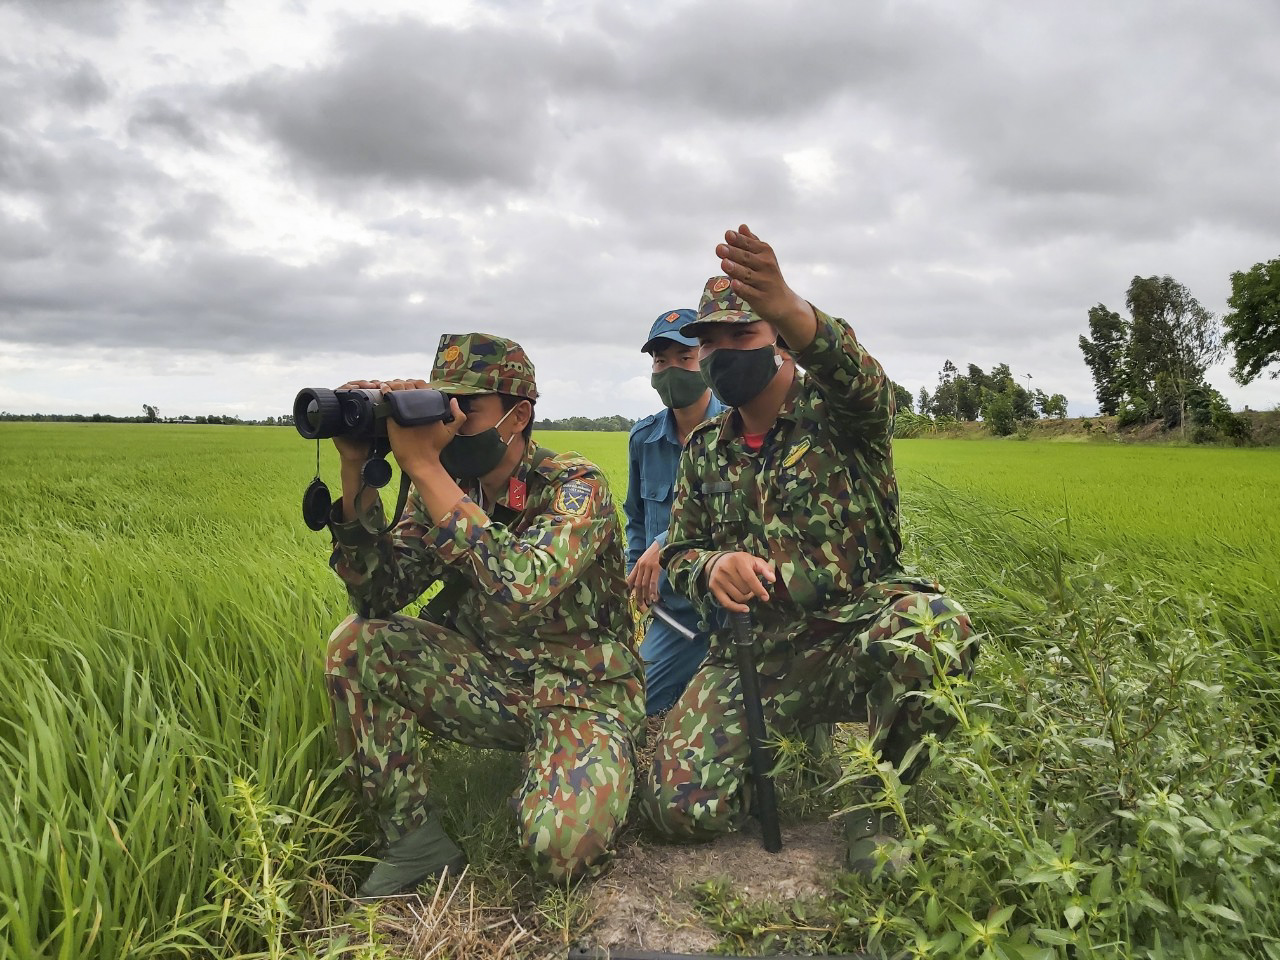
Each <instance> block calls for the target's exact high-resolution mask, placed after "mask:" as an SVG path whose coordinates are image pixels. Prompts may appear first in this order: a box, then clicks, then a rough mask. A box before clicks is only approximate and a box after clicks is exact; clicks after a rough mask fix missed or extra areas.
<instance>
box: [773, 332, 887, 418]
mask: <svg viewBox="0 0 1280 960" xmlns="http://www.w3.org/2000/svg"><path fill="white" fill-rule="evenodd" d="M813 312H814V313H815V314H816V315H817V317H818V332H817V334H816V336H814V338H813V342H812V343H811V344H809V346H807V347H805V348H804V349H803V350H800V351H797V353H796V362H797V363H799V364H800V366H802V367H804V369H805V371H806V373H808V375H809V377H810V379H811V380H812V381H813V383H815V384H816V385H817V387H818V389H819V391H820V392H821V393H822V397H823V399H824V400H825V401H826V403H827V405H828V409H829V410H830V413H831V426H832V427H833V428H834V429H835V431H836V432H837V433H843V434H845V435H846V436H848V437H849V438H850V439H852V440H854V441H856V442H858V443H867V442H872V443H885V442H886V441H888V439H889V437H890V435H891V434H892V432H893V414H894V401H893V384H892V383H891V382H890V380H889V378H888V377H887V376H886V375H885V372H884V368H883V367H881V366H880V362H879V361H878V360H876V358H875V357H873V356H871V354H869V353H867V351H866V349H865V348H864V347H863V346H862V344H861V343H859V342H858V338H857V337H855V336H854V334H853V330H851V329H850V328H849V325H848V324H847V323H845V322H844V321H843V320H839V319H836V318H835V317H831V316H829V315H827V314H825V313H823V312H822V311H821V310H819V309H817V308H816V307H815V308H814V311H813Z"/></svg>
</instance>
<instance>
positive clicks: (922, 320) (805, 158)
mask: <svg viewBox="0 0 1280 960" xmlns="http://www.w3.org/2000/svg"><path fill="white" fill-rule="evenodd" d="M74 9H75V7H74V5H72V4H70V0H62V6H61V7H60V8H59V9H58V10H55V12H54V13H52V14H50V16H51V17H53V18H55V19H57V20H58V22H59V23H61V22H62V19H64V18H65V17H67V16H70V15H71V14H70V11H72V10H74ZM107 9H114V7H112V6H111V5H108V8H107ZM142 9H143V10H145V11H146V12H147V14H148V16H147V17H143V18H141V19H142V20H143V21H144V22H147V23H149V22H150V21H152V20H156V19H158V20H159V21H160V26H159V28H161V29H166V28H168V27H173V26H182V25H189V24H188V21H190V20H192V19H194V20H195V21H197V22H209V21H217V20H219V18H220V17H221V11H220V9H219V6H218V5H217V4H205V5H202V6H200V7H198V8H191V9H187V8H184V6H183V5H182V4H180V3H176V2H174V3H169V4H167V5H165V4H156V3H150V4H148V5H146V6H144V7H143V8H142ZM1278 11H1280V8H1275V7H1274V6H1273V5H1265V4H1249V3H1242V2H1238V3H1227V4H1226V5H1219V6H1217V7H1214V8H1207V7H1202V6H1201V5H1199V4H1192V3H1189V2H1183V0H1180V2H1176V3H1174V4H1172V5H1168V4H1157V3H1155V2H1154V0H1151V2H1144V3H1135V4H1130V5H1125V6H1123V7H1116V6H1115V5H1114V4H1105V3H1102V2H1101V0H1086V2H1083V3H1079V4H1072V5H1071V6H1067V5H1061V6H1059V5H1049V6H1045V5H1031V6H1026V5H1024V6H1023V7H1010V6H1008V5H1005V4H997V3H994V2H990V3H979V4H971V5H965V6H957V5H954V4H950V3H943V2H941V0H939V2H923V0H921V2H901V3H881V4H853V5H851V4H847V3H837V2H835V0H822V2H812V3H806V4H803V5H783V4H772V3H769V4H766V3H763V2H752V0H743V2H739V3H736V4H734V5H733V6H732V7H727V6H722V5H719V4H705V3H670V4H663V3H644V4H640V3H629V2H619V3H610V4H587V5H582V4H576V3H554V2H551V3H544V4H539V5H536V6H534V5H520V4H514V5H504V4H498V5H496V6H495V7H493V12H491V13H488V14H486V15H484V16H481V17H480V18H479V19H478V20H477V21H476V22H473V23H470V24H469V25H467V26H465V27H455V26H442V25H434V24H427V23H423V22H420V21H418V20H415V19H413V18H406V17H401V18H399V19H395V20H391V21H380V20H377V19H376V14H373V13H369V14H365V13H363V12H362V13H354V12H347V13H345V14H344V16H345V17H347V18H348V19H347V20H345V21H342V22H340V23H338V25H337V27H336V28H335V30H334V32H333V35H332V38H331V46H332V54H331V55H328V56H316V57H311V58H309V60H308V61H307V65H306V66H305V67H279V66H277V67H271V68H265V67H263V66H262V65H260V64H256V63H253V62H251V61H247V60H246V61H245V62H244V63H239V62H238V61H237V69H235V70H233V71H230V73H232V74H234V75H235V76H237V77H239V79H233V80H228V79H226V76H227V74H226V73H224V74H223V75H222V79H220V80H218V81H217V82H216V83H215V82H214V81H212V80H208V81H206V80H203V79H201V78H199V77H196V78H194V79H193V77H192V76H191V75H189V74H181V73H175V74H174V75H173V76H172V77H168V76H166V77H165V82H164V83H155V84H154V85H152V86H145V85H144V86H133V87H130V86H129V85H128V83H127V82H126V81H127V71H124V72H118V71H115V70H113V64H112V62H111V60H110V58H109V57H107V58H101V56H100V55H95V56H98V57H99V59H96V60H95V59H94V58H93V57H92V56H89V55H88V54H86V53H84V52H83V51H80V50H78V49H75V48H76V44H75V43H69V44H68V45H67V46H66V47H65V48H59V47H57V46H56V45H53V46H48V45H46V46H43V47H40V48H39V49H35V50H32V51H31V53H30V59H28V60H18V61H9V62H0V200H4V199H6V198H8V199H9V200H11V201H12V203H11V205H10V206H9V207H6V206H4V205H0V324H2V325H3V331H2V332H0V336H3V337H4V338H5V339H8V340H10V341H12V342H26V343H40V344H47V345H56V346H61V347H66V346H68V345H71V344H84V345H95V346H98V347H101V348H103V349H124V348H128V347H137V346H139V345H142V346H145V347H147V348H149V349H150V350H152V351H153V353H154V354H155V355H156V356H164V355H166V354H165V353H164V352H165V351H180V352H181V351H191V350H195V349H201V350H207V351H211V352H212V354H213V355H216V356H218V357H222V358H225V361H226V363H228V364H236V363H241V362H247V360H246V358H248V357H250V356H255V357H260V356H263V355H266V356H278V357H282V358H299V357H306V356H319V355H322V354H323V355H333V354H335V353H338V352H341V351H342V350H349V351H350V352H351V353H352V354H359V355H362V356H375V355H377V356H386V355H390V356H396V355H400V354H405V355H409V356H412V357H415V358H417V359H415V360H414V362H415V363H420V362H422V359H421V358H422V357H423V356H426V355H429V353H430V351H431V349H432V346H433V345H434V343H435V338H436V336H438V334H439V333H440V332H442V331H443V330H464V329H486V330H491V331H493V332H496V333H503V334H506V335H510V336H514V337H516V338H517V339H520V340H521V341H522V342H524V343H525V344H526V346H528V347H529V348H530V350H531V351H532V352H533V353H534V356H535V359H536V360H537V362H538V363H539V369H540V371H544V372H545V373H546V375H547V376H549V377H553V378H556V379H558V380H559V381H560V382H563V383H569V382H572V381H573V378H574V377H575V376H578V377H580V378H585V377H586V371H588V370H590V371H591V381H590V382H591V383H592V384H593V385H592V386H591V387H590V389H591V390H593V391H598V392H596V393H592V394H591V396H593V397H601V398H604V400H608V399H609V398H610V397H612V396H613V394H610V393H609V392H608V391H607V390H604V389H603V388H600V387H599V385H598V384H597V383H596V381H600V380H607V378H609V377H613V378H614V379H619V378H621V379H628V378H630V377H632V376H638V375H643V373H644V370H643V358H641V357H639V355H638V354H637V353H636V350H637V349H638V345H639V344H638V342H635V343H634V346H633V341H636V338H637V337H639V336H640V335H641V333H642V331H643V329H644V328H647V325H648V323H649V321H650V320H651V319H652V318H653V316H656V315H657V314H658V313H659V312H661V311H663V310H665V309H667V308H670V307H672V306H679V305H692V304H693V302H694V301H695V300H696V297H697V293H698V291H699V289H700V287H701V284H702V282H703V281H704V279H705V278H706V277H707V276H709V275H711V274H712V273H715V272H717V270H718V266H717V263H716V260H715V257H714V255H713V252H712V249H713V247H714V244H715V242H716V240H717V239H718V236H719V234H720V233H721V231H723V229H724V228H725V227H728V226H733V225H736V224H737V223H738V222H740V221H741V220H742V219H746V220H747V221H748V222H749V223H751V224H752V225H753V226H754V227H756V228H757V229H758V230H759V231H760V232H761V233H762V234H763V235H764V236H766V238H767V239H770V240H771V241H772V242H774V244H775V246H776V247H777V249H778V251H779V256H780V258H781V260H782V262H783V265H784V268H785V269H786V271H787V275H788V277H789V278H791V279H792V281H793V283H794V284H795V285H796V286H797V288H798V289H800V290H801V292H802V293H804V294H805V295H806V296H808V297H810V298H811V299H813V300H814V301H815V302H816V303H818V304H819V305H821V306H823V307H825V308H827V309H830V310H832V311H834V312H837V313H839V314H842V315H844V316H846V317H848V318H849V319H850V320H851V322H853V323H854V324H855V327H856V328H857V329H858V330H859V332H860V333H861V334H862V335H863V336H864V337H865V338H866V340H867V342H868V344H869V345H870V346H872V348H873V349H874V350H875V351H876V352H877V353H878V354H879V355H881V356H882V357H883V359H884V360H885V362H886V365H887V366H888V367H889V369H890V372H891V374H892V375H894V376H895V377H896V378H897V379H899V380H901V381H904V382H907V383H909V384H912V385H913V387H914V386H918V385H919V383H921V382H927V383H932V381H933V380H934V378H935V376H936V371H937V369H938V368H939V367H940V366H941V363H942V361H943V360H944V359H946V358H948V357H949V358H950V359H952V360H954V361H955V362H957V363H959V364H963V363H966V362H970V361H972V362H976V363H980V364H982V365H983V366H986V367H989V366H991V365H992V364H994V363H998V362H1002V361H1004V362H1009V363H1010V364H1011V365H1012V366H1013V367H1014V369H1015V370H1017V371H1019V372H1031V373H1033V374H1034V375H1035V378H1036V379H1035V383H1036V385H1041V386H1043V387H1044V388H1045V389H1050V390H1057V389H1060V390H1064V391H1065V392H1067V393H1068V395H1069V396H1071V398H1072V399H1073V400H1074V401H1077V402H1079V403H1083V404H1084V406H1085V407H1086V408H1087V406H1089V405H1091V400H1090V399H1089V397H1090V393H1091V391H1090V389H1089V381H1088V376H1087V372H1086V371H1085V370H1084V367H1083V365H1082V363H1081V362H1080V358H1079V356H1078V350H1077V348H1076V346H1075V338H1076V336H1077V335H1078V334H1079V332H1081V330H1082V329H1083V326H1084V314H1085V311H1086V310H1087V308H1088V307H1089V306H1091V305H1092V304H1094V303H1096V302H1098V301H1099V300H1101V301H1104V302H1108V303H1110V304H1111V305H1112V306H1113V307H1115V306H1118V305H1119V304H1120V303H1121V302H1122V301H1123V290H1124V287H1125V285H1126V284H1127V282H1128V279H1129V277H1131V276H1132V275H1134V274H1135V273H1141V274H1143V275H1146V274H1150V273H1172V274H1173V275H1174V276H1177V277H1178V278H1179V279H1180V280H1182V281H1183V282H1186V283H1188V284H1189V285H1190V286H1191V288H1192V290H1193V291H1194V292H1195V293H1196V294H1197V296H1199V297H1200V299H1201V300H1202V301H1203V302H1205V303H1206V305H1207V306H1210V307H1211V308H1212V309H1219V310H1220V309H1221V306H1222V301H1223V300H1224V299H1225V295H1226V277H1227V275H1228V274H1229V272H1230V270H1232V269H1241V268H1245V267H1247V266H1248V265H1249V264H1251V263H1253V262H1255V261H1257V260H1261V259H1266V258H1269V257H1271V256H1274V255H1275V254H1276V252H1277V247H1280V234H1278V232H1277V230H1278V228H1277V226H1276V224H1277V223H1280V192H1277V191H1275V190H1274V189H1273V185H1274V170H1275V169H1277V168H1278V167H1280V134H1278V133H1277V131H1276V129H1275V127H1274V124H1272V123H1270V113H1271V112H1272V111H1271V106H1272V105H1273V103H1274V102H1275V101H1276V99H1277V95H1280V68H1278V67H1277V65H1276V63H1275V58H1274V57H1273V56H1271V52H1270V50H1269V49H1268V44H1269V39H1268V38H1270V37H1274V36H1275V35H1276V32H1277V29H1278V28H1280V12H1278ZM313 13H314V11H313ZM137 19H138V18H133V19H132V20H130V21H129V22H130V23H131V24H133V25H131V26H126V25H125V21H124V20H121V21H120V23H118V24H117V23H115V21H114V20H113V21H112V24H113V26H112V27H111V29H131V30H133V29H139V28H138V27H137V26H136V23H135V21H136V20H137ZM153 26H154V25H153ZM69 29H74V28H69ZM98 32H99V33H101V32H102V31H101V30H98ZM97 42H98V41H97V40H95V43H97ZM25 55H26V54H25V53H24V56H25ZM166 55H168V56H170V57H171V60H172V65H173V66H174V69H175V70H176V69H177V66H179V65H180V64H181V62H182V56H181V51H180V50H167V51H166ZM104 78H111V81H110V83H108V82H107V80H106V79H104ZM118 78H120V79H118ZM63 106H65V107H66V108H74V109H62V107H63ZM111 118H114V119H111ZM264 153H265V156H264ZM206 171H217V172H218V173H219V174H220V176H219V177H215V178H213V179H205V172H206ZM228 185H229V186H228ZM242 185H247V186H248V187H249V188H250V189H246V190H245V191H243V192H238V191H237V190H236V189H235V188H236V187H237V186H242ZM224 189H225V190H226V192H223V191H224ZM267 194H271V195H273V196H280V195H286V196H293V197H296V198H297V204H298V206H299V208H305V209H306V210H307V212H308V214H309V215H310V214H315V216H316V217H317V218H319V222H333V223H338V224H340V225H342V227H343V228H344V229H342V230H340V231H339V234H338V235H335V236H333V237H328V236H322V237H315V236H310V235H306V234H305V233H302V231H305V230H307V229H310V228H309V227H305V226H302V225H299V226H298V227H297V228H296V229H297V230H298V231H299V232H300V238H301V240H302V241H303V243H302V244H301V246H302V247H304V248H305V252H303V251H300V252H297V253H294V254H292V255H290V256H289V257H288V260H287V262H286V260H285V258H284V256H283V255H281V254H279V253H277V252H275V251H276V250H277V249H280V248H281V246H287V244H282V245H275V246H272V245H270V244H262V245H255V243H254V242H253V239H252V238H253V232H254V229H255V224H256V223H257V218H258V217H259V216H260V211H258V210H256V209H254V207H253V203H254V201H253V200H252V199H245V198H246V197H249V198H252V197H256V196H262V195H267ZM274 215H275V216H279V214H278V213H276V214H274ZM325 217H328V218H330V220H329V221H325V220H324V219H323V218H325ZM302 222H303V221H300V224H301V223H302ZM308 222H315V221H308ZM272 227H273V229H274V230H275V231H276V234H277V235H278V234H280V233H281V232H284V233H288V231H289V230H290V229H292V228H291V227H290V226H289V225H287V224H286V225H283V226H282V225H280V224H278V223H274V224H272ZM184 355H185V354H184ZM544 358H549V359H546V360H545V361H544ZM384 362H385V361H384ZM632 364H634V365H635V366H632ZM582 382H583V383H584V384H585V383H587V382H588V380H587V379H583V380H582ZM1220 385H1221V386H1226V384H1220ZM584 389H585V388H584ZM584 396H585V394H584ZM558 402H560V401H558ZM562 402H564V403H565V404H567V405H568V407H567V408H566V409H562V410H558V411H557V410H552V409H548V410H547V411H546V412H548V413H549V414H551V415H556V414H557V413H561V414H567V413H572V412H581V411H579V410H576V409H574V408H573V407H572V403H573V402H574V397H573V396H572V395H571V391H566V392H565V397H564V399H563V401H562ZM593 402H595V401H593ZM628 412H631V413H633V414H635V413H639V412H641V411H640V410H637V409H634V408H633V409H630V410H629V411H628Z"/></svg>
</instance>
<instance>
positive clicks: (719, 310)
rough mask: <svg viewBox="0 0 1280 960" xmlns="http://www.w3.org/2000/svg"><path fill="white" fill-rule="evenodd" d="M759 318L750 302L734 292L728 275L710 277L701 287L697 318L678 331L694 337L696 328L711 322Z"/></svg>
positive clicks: (741, 321) (751, 321)
mask: <svg viewBox="0 0 1280 960" xmlns="http://www.w3.org/2000/svg"><path fill="white" fill-rule="evenodd" d="M759 319H760V318H759V317H758V316H756V314H755V313H754V312H753V311H752V309H751V304H749V303H747V301H745V300H743V299H742V298H741V297H740V296H738V294H737V293H735V292H734V289H733V286H732V284H730V283H729V278H728V277H723V276H722V277H712V278H711V279H710V280H708V281H707V284H706V286H704V287H703V288H702V299H701V300H700V301H698V318H697V319H696V320H693V321H691V322H689V323H686V324H684V325H683V326H682V327H681V328H680V332H681V333H683V334H684V335H685V336H686V337H696V336H697V335H698V329H699V328H700V327H703V326H706V325H708V324H712V323H755V322H756V321H758V320H759Z"/></svg>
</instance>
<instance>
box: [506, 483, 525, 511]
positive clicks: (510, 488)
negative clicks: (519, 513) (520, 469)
mask: <svg viewBox="0 0 1280 960" xmlns="http://www.w3.org/2000/svg"><path fill="white" fill-rule="evenodd" d="M524 495H525V485H524V481H523V480H517V479H516V478H515V477H512V478H511V479H510V480H508V481H507V506H509V507H510V508H511V509H512V510H523V509H524Z"/></svg>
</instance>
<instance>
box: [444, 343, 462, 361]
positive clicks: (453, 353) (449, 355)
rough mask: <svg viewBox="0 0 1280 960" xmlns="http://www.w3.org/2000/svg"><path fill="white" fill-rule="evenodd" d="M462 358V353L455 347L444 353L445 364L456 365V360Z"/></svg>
mask: <svg viewBox="0 0 1280 960" xmlns="http://www.w3.org/2000/svg"><path fill="white" fill-rule="evenodd" d="M461 356H462V351H461V350H459V349H458V348H457V346H456V345H455V346H451V347H449V349H447V350H446V351H445V352H444V362H445V363H457V362H458V358H459V357H461Z"/></svg>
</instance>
